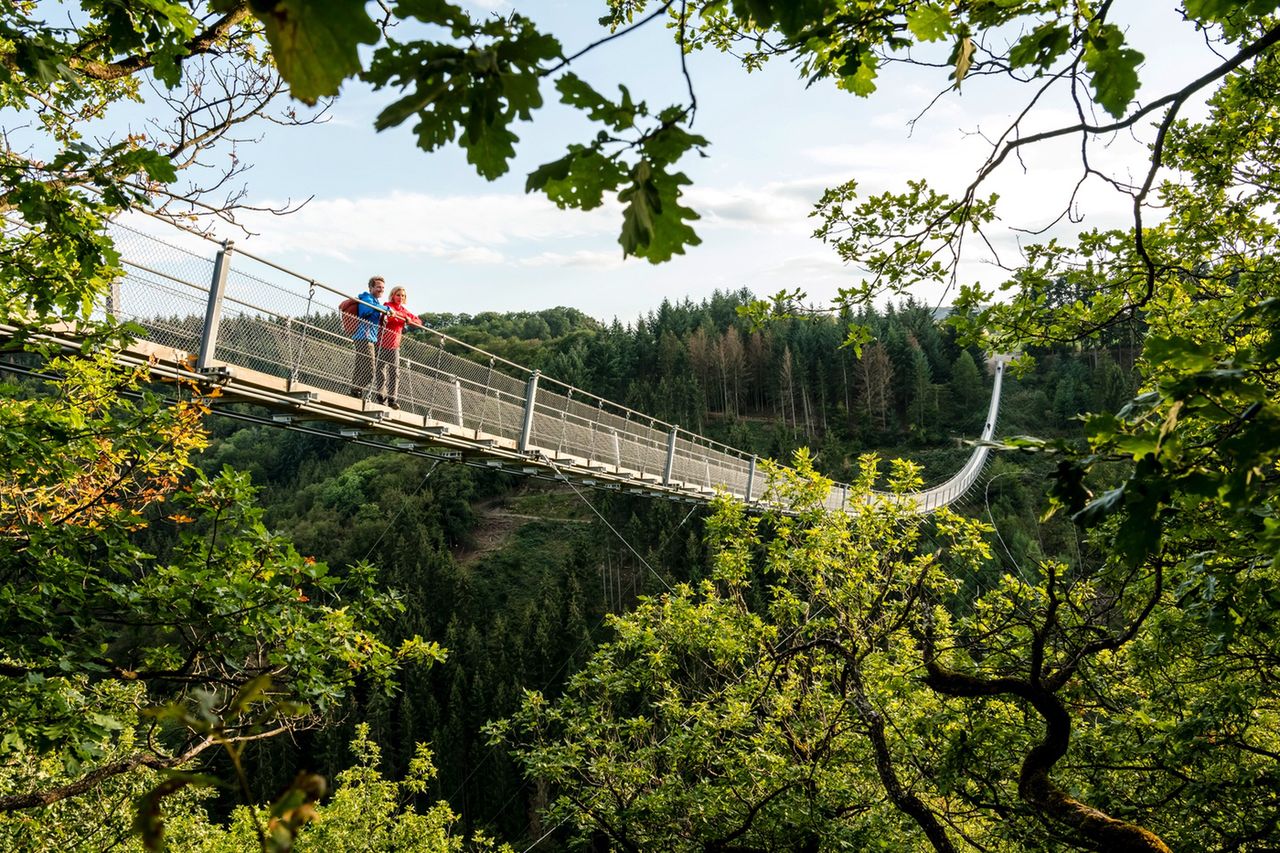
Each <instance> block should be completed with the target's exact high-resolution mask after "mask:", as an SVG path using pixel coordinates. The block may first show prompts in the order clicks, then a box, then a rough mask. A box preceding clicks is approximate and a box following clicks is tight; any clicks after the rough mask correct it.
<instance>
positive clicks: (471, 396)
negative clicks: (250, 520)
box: [62, 223, 1004, 512]
mask: <svg viewBox="0 0 1280 853" xmlns="http://www.w3.org/2000/svg"><path fill="white" fill-rule="evenodd" d="M112 237H113V238H114V239H115V241H116V245H117V249H118V250H119V251H120V254H121V256H122V263H123V265H124V267H125V269H126V274H125V275H124V276H123V277H122V278H121V279H120V280H118V281H117V282H115V284H114V285H113V287H112V288H111V292H110V294H109V295H107V297H106V298H105V299H104V301H103V304H102V305H101V306H99V308H98V309H97V314H98V315H99V316H105V315H111V316H114V317H116V318H118V319H121V320H128V321H130V322H132V323H134V324H136V325H137V326H139V327H141V333H140V334H139V336H138V338H137V339H136V340H135V341H134V342H133V343H132V344H131V345H130V346H129V348H128V349H127V351H125V352H124V353H122V355H121V358H122V359H124V360H131V361H134V362H137V363H147V364H149V365H150V366H151V368H152V370H154V371H156V372H158V373H160V374H162V375H167V376H170V377H173V378H186V379H191V380H198V381H200V382H205V383H207V382H213V383H216V384H217V385H218V386H220V387H221V396H222V398H223V399H227V400H237V401H247V402H253V403H257V404H260V405H263V406H266V407H268V408H270V409H271V410H272V411H273V412H274V413H275V414H274V415H273V420H274V422H275V423H278V424H280V425H281V426H291V425H293V424H302V423H307V422H313V421H314V422H325V423H328V424H331V425H336V427H337V429H338V431H339V432H340V434H342V435H343V436H345V437H348V438H360V439H363V440H370V439H372V440H373V442H374V443H378V444H383V445H385V446H387V447H389V448H391V449H396V450H401V451H405V452H414V453H425V454H427V455H433V456H444V457H445V458H450V459H457V460H460V461H467V462H471V463H473V464H474V463H480V464H485V465H491V466H493V467H496V468H502V469H505V470H510V471H514V472H516V473H519V474H523V475H527V476H534V477H542V478H547V479H556V480H560V479H564V478H568V479H571V480H573V481H575V482H578V483H581V484H584V485H587V486H593V487H597V488H605V489H617V490H625V491H628V492H634V493H638V494H647V495H657V496H663V497H668V498H672V499H677V500H686V501H695V502H702V501H708V500H710V499H711V498H712V497H714V496H715V494H716V493H717V491H720V490H723V491H726V492H728V493H729V494H731V495H733V496H734V497H736V498H739V499H741V500H743V501H745V502H747V503H748V504H760V503H761V500H762V496H763V492H764V486H765V482H764V480H765V478H764V473H763V471H762V470H761V468H760V466H759V460H758V459H757V458H756V457H755V456H752V455H751V454H748V453H744V452H742V451H739V450H737V449H735V448H732V447H729V446H727V445H724V444H721V443H719V442H716V441H713V440H711V439H708V438H706V437H703V436H700V435H696V434H694V433H692V432H689V431H688V430H685V429H682V428H681V427H679V426H678V425H675V424H670V423H665V422H663V421H660V420H658V419H657V418H653V417H650V416H648V415H646V414H643V413H641V412H637V411H634V410H632V409H630V408H627V407H625V406H622V405H619V404H617V403H614V402H612V401H609V400H605V399H603V398H601V397H598V396H596V395H593V394H590V393H587V392H585V391H583V390H581V389H578V388H574V387H572V386H570V385H567V384H565V383H563V382H560V381H558V380H556V379H554V378H553V377H549V376H544V375H541V374H539V373H538V371H536V370H529V369H527V368H525V367H523V366H521V365H518V364H515V363H514V362H510V361H507V360H505V359H503V358H501V357H499V356H496V355H493V354H491V353H487V352H484V351H483V350H480V349H477V348H475V347H473V346H470V345H469V344H466V343H464V342H462V341H460V340H457V339H455V338H451V337H449V336H448V335H445V334H443V333H440V332H437V331H430V332H429V333H428V334H427V335H425V336H419V335H416V334H415V335H412V336H411V335H406V336H405V337H404V338H403V340H402V343H401V347H400V349H399V351H398V352H397V354H396V357H397V358H398V359H399V369H400V394H399V401H400V406H401V408H400V409H398V410H396V409H392V408H388V407H386V406H383V405H380V404H379V403H377V402H375V401H373V400H371V399H368V398H367V397H366V398H361V397H355V396H352V395H351V393H350V392H351V377H352V371H353V367H354V359H355V353H354V349H353V347H352V344H351V340H350V338H349V336H348V335H346V334H345V333H344V332H343V330H342V324H341V317H340V314H339V312H338V310H337V306H338V304H339V303H340V302H341V301H342V300H343V299H345V298H348V297H351V296H354V295H355V294H353V293H350V292H349V291H347V290H342V289H338V288H334V287H331V286H329V285H327V284H324V283H322V282H319V281H316V280H315V279H312V278H309V277H307V276H304V275H301V274H299V273H296V272H294V271H292V270H289V269H287V268H285V267H283V266H280V265H278V264H276V263H274V262H272V261H271V260H269V259H267V258H264V257H259V256H257V255H254V254H251V253H249V252H246V251H243V250H241V249H238V248H237V247H235V246H234V244H233V243H231V242H230V241H226V242H222V243H216V244H214V245H212V246H210V245H208V242H206V241H207V238H202V237H199V236H198V235H193V234H188V233H186V232H182V231H179V230H177V229H172V233H167V232H166V233H164V234H163V235H158V234H155V233H147V232H144V231H142V230H139V229H138V228H135V227H132V226H127V225H124V224H121V223H116V224H113V225H112ZM62 342H63V343H64V345H66V346H68V347H74V346H76V345H77V342H76V340H75V337H74V334H72V333H71V332H70V330H67V331H66V332H65V333H64V334H63V336H62ZM1003 378H1004V359H1003V358H997V359H995V362H994V383H993V387H992V396H991V401H990V404H989V407H988V413H987V418H986V421H985V426H984V428H983V430H982V433H981V435H980V436H978V438H979V439H980V443H979V444H978V445H977V446H976V447H975V449H974V451H973V453H972V454H971V455H970V457H969V459H968V461H967V462H966V464H965V465H964V467H963V468H961V470H960V471H959V472H957V473H956V474H955V475H954V476H952V477H951V478H949V479H948V480H947V481H946V482H944V483H941V484H939V485H937V486H933V487H931V488H928V489H925V490H923V491H920V492H915V493H911V494H908V495H905V496H903V497H902V499H903V500H908V501H911V502H913V504H914V505H915V507H916V508H917V509H918V511H921V512H932V511H933V510H935V509H937V508H939V507H941V506H945V505H947V504H949V503H952V502H953V501H955V500H957V499H958V498H960V497H961V496H962V495H963V494H964V493H965V492H967V491H968V490H969V489H970V488H971V487H972V486H973V485H974V483H975V482H977V479H978V476H979V475H980V474H981V472H982V469H983V467H984V465H985V463H986V460H987V456H988V453H989V448H988V447H986V446H984V445H983V444H982V443H981V442H985V441H989V440H990V439H991V438H992V436H993V435H994V429H995V425H996V420H997V417H998V415H999V405H1000V395H1001V391H1002V386H1003ZM826 506H827V508H828V509H830V510H832V511H856V508H857V507H856V506H855V505H853V503H852V502H851V501H850V489H849V487H848V485H847V484H843V483H835V484H834V485H833V487H832V489H831V491H830V492H829V493H828V495H827V499H826Z"/></svg>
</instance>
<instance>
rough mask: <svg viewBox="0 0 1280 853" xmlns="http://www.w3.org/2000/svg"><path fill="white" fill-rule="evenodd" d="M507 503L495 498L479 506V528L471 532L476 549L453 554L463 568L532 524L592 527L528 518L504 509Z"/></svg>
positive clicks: (460, 549) (568, 520) (577, 521)
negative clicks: (549, 523)
mask: <svg viewBox="0 0 1280 853" xmlns="http://www.w3.org/2000/svg"><path fill="white" fill-rule="evenodd" d="M503 501H504V499H503V498H496V499H494V500H490V501H485V502H484V503H481V504H477V505H476V506H475V507H474V509H475V513H476V517H477V518H476V526H475V529H474V530H472V531H471V538H472V541H473V543H474V544H473V546H472V547H470V548H466V547H458V548H455V549H454V551H453V558H454V559H455V560H457V561H458V563H459V564H461V565H467V564H468V563H474V562H475V561H476V560H479V559H480V558H481V557H483V556H485V555H486V554H492V553H493V552H494V551H497V550H499V549H500V548H502V546H503V545H505V544H506V542H507V540H508V539H510V538H511V537H512V536H514V535H515V532H516V530H518V529H519V528H521V527H523V526H524V525H525V524H528V523H529V522H532V521H553V522H557V523H560V524H590V523H591V521H590V520H589V519H585V518H544V517H542V516H538V515H527V514H524V513H519V512H511V511H509V510H506V509H504V508H503V506H502V504H503Z"/></svg>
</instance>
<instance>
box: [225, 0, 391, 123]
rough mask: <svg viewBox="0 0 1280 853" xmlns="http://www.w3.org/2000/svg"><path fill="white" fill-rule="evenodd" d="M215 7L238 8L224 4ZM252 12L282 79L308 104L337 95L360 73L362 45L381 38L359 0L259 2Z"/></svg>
mask: <svg viewBox="0 0 1280 853" xmlns="http://www.w3.org/2000/svg"><path fill="white" fill-rule="evenodd" d="M215 5H217V6H220V7H223V8H230V7H232V6H234V5H236V4H234V3H233V2H231V0H219V2H217V3H216V4H215ZM253 11H254V14H255V15H257V16H258V18H259V19H260V20H261V21H262V25H263V34H264V35H265V36H266V38H267V41H268V42H270V44H271V51H272V55H273V57H274V59H275V63H276V67H277V68H279V69H280V76H282V77H284V78H285V79H286V80H288V81H289V91H290V93H292V95H293V96H294V97H295V98H297V99H298V100H300V101H302V102H303V103H306V104H314V103H315V102H316V100H317V99H319V98H321V97H326V96H332V95H336V94H338V87H339V86H340V85H341V83H342V81H343V80H345V79H346V78H348V77H350V76H352V75H354V74H356V73H358V72H359V71H360V69H361V62H360V55H359V52H358V46H359V45H361V44H374V43H376V42H377V41H378V37H379V32H378V26H377V25H376V24H375V23H374V22H373V21H372V20H371V19H370V18H369V13H368V12H366V11H365V4H364V3H361V2H360V1H359V0H334V2H327V3H309V2H307V0H267V1H266V2H258V3H254V4H253Z"/></svg>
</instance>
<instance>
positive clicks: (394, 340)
mask: <svg viewBox="0 0 1280 853" xmlns="http://www.w3.org/2000/svg"><path fill="white" fill-rule="evenodd" d="M384 307H385V308H386V309H387V313H386V315H385V316H384V317H383V318H382V332H381V334H379V335H378V346H379V347H381V348H382V349H399V348H400V333H401V332H403V331H404V327H405V326H406V325H411V326H421V325H422V320H420V319H418V315H417V314H414V313H412V312H410V311H409V309H408V308H405V307H404V305H401V304H398V303H396V304H393V303H387V304H386V305H385V306H384Z"/></svg>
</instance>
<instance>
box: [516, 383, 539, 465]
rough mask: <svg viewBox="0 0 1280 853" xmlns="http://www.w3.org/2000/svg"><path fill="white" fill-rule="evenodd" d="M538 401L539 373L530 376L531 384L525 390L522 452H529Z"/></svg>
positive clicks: (521, 431)
mask: <svg viewBox="0 0 1280 853" xmlns="http://www.w3.org/2000/svg"><path fill="white" fill-rule="evenodd" d="M537 400H538V371H537V370H535V371H533V373H530V374H529V382H528V384H527V385H526V386H525V389H524V426H522V427H521V428H520V444H519V448H520V452H521V453H528V452H529V439H530V437H532V435H533V407H534V406H535V405H536V404H537Z"/></svg>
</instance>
